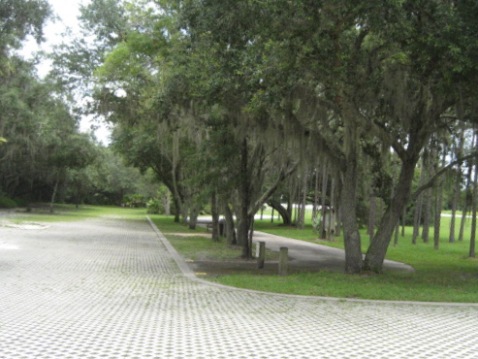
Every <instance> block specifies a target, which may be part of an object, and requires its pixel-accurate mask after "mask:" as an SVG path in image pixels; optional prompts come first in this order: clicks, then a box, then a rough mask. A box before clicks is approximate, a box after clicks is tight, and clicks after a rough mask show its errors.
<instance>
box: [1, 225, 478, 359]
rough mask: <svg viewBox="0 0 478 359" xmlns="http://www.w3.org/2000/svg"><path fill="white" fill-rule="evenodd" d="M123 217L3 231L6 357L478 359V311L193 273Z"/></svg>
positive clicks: (155, 237) (146, 228)
mask: <svg viewBox="0 0 478 359" xmlns="http://www.w3.org/2000/svg"><path fill="white" fill-rule="evenodd" d="M166 246H167V243H166V244H164V239H163V238H161V235H160V233H157V232H155V231H154V230H153V229H152V228H151V227H150V225H149V224H148V223H147V222H146V221H144V222H128V221H122V220H119V219H104V220H94V221H93V220H92V221H85V222H75V223H63V224H52V225H51V226H50V227H49V228H46V229H42V230H35V229H21V228H5V227H3V228H0V358H8V359H10V358H12V359H20V358H45V359H46V358H62V359H63V358H109V359H113V358H141V359H143V358H161V359H163V358H176V359H180V358H195V359H199V358H204V359H210V358H255V359H256V358H291V359H298V358H313V359H316V358H330V359H337V358H393V359H397V358H407V359H408V358H433V359H435V358H443V359H450V358H453V359H460V358H463V359H464V358H478V307H476V306H473V305H462V306H453V305H423V304H396V303H395V304H394V303H380V302H349V301H336V300H326V299H321V298H304V297H293V296H282V295H272V294H263V293H256V292H250V291H242V290H235V289H229V288H224V287H220V286H214V285H208V284H206V283H202V282H200V281H196V280H192V279H191V278H189V277H188V276H185V275H184V274H183V272H182V271H181V270H180V269H179V267H178V265H177V264H176V262H175V261H174V258H173V256H172V255H171V254H170V252H169V251H168V250H167V247H166Z"/></svg>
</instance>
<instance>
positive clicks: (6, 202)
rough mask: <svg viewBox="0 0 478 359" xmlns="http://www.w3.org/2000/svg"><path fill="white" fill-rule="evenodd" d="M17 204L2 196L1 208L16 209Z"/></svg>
mask: <svg viewBox="0 0 478 359" xmlns="http://www.w3.org/2000/svg"><path fill="white" fill-rule="evenodd" d="M16 206H17V203H16V202H15V201H14V200H13V199H11V198H8V197H5V196H0V208H15V207H16Z"/></svg>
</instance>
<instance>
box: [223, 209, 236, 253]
mask: <svg viewBox="0 0 478 359" xmlns="http://www.w3.org/2000/svg"><path fill="white" fill-rule="evenodd" d="M224 218H225V220H226V240H227V243H229V244H233V245H235V244H237V238H236V231H235V226H234V216H233V214H232V210H231V207H229V205H228V204H227V203H226V204H224Z"/></svg>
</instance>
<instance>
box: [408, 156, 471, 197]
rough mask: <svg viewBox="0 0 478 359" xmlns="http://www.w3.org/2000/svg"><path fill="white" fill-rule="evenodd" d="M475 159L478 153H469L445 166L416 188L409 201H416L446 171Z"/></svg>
mask: <svg viewBox="0 0 478 359" xmlns="http://www.w3.org/2000/svg"><path fill="white" fill-rule="evenodd" d="M475 157H478V152H474V153H471V154H469V155H467V156H464V157H461V158H458V159H456V160H455V161H453V162H450V163H449V164H448V165H446V166H445V167H443V168H442V169H441V170H439V171H438V172H437V173H435V175H434V176H433V177H432V178H430V180H429V181H428V182H427V183H425V184H423V185H422V186H420V187H418V188H417V190H416V191H415V192H414V193H413V194H412V196H411V200H416V199H417V198H418V196H419V195H420V194H421V193H422V192H423V191H425V190H427V189H429V188H431V187H433V186H434V185H435V183H436V181H437V180H438V179H439V178H440V177H441V176H442V175H443V174H444V173H446V172H447V171H448V170H450V168H452V167H453V166H455V165H457V164H460V163H463V162H464V161H466V160H468V159H471V158H475Z"/></svg>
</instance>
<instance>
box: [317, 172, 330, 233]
mask: <svg viewBox="0 0 478 359" xmlns="http://www.w3.org/2000/svg"><path fill="white" fill-rule="evenodd" d="M327 179H328V173H327V164H326V163H324V165H323V166H322V189H321V191H320V198H321V201H320V217H321V221H320V230H319V235H320V238H321V239H327V222H330V220H329V221H327V216H329V217H330V215H331V214H330V212H329V211H328V210H327V187H328V183H327V182H328V180H327Z"/></svg>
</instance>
